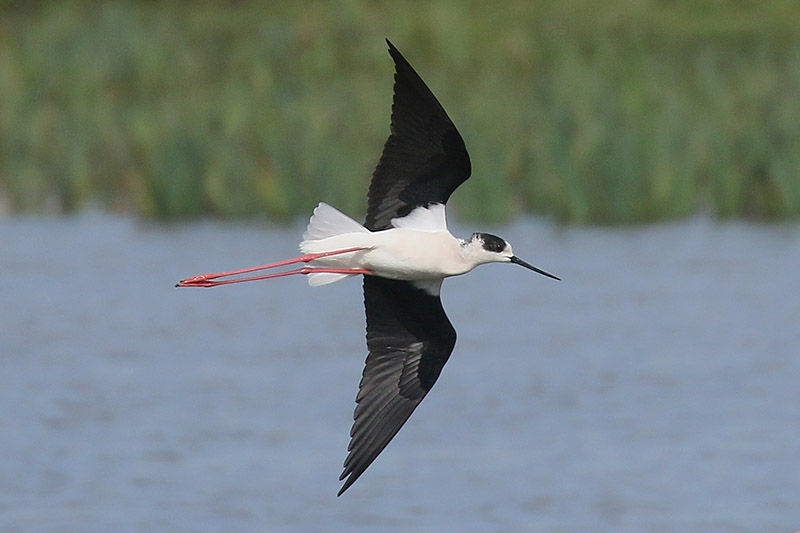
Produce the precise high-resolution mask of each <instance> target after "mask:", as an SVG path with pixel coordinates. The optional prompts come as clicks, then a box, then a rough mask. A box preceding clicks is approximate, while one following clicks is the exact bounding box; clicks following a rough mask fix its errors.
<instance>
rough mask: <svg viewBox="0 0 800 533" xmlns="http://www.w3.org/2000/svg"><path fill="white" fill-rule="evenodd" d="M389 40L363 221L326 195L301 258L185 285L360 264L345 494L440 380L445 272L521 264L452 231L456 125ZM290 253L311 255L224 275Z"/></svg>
mask: <svg viewBox="0 0 800 533" xmlns="http://www.w3.org/2000/svg"><path fill="white" fill-rule="evenodd" d="M386 42H387V44H388V45H389V53H390V54H391V56H392V59H394V63H395V76H394V98H393V102H392V120H391V134H390V135H389V139H388V140H387V141H386V144H385V145H384V147H383V154H382V155H381V158H380V161H379V162H378V166H377V168H376V169H375V172H374V173H373V175H372V182H371V183H370V186H369V193H368V208H367V218H366V221H365V223H364V224H363V225H361V224H359V223H358V222H356V221H355V220H353V219H352V218H350V217H348V216H347V215H345V214H343V213H341V212H340V211H337V210H336V209H334V208H333V207H331V206H329V205H327V204H324V203H320V204H319V205H318V206H317V208H316V209H314V215H313V216H312V217H311V221H310V222H309V224H308V230H307V231H306V232H305V233H304V234H303V242H301V243H300V250H301V251H302V252H303V253H304V255H301V256H300V257H295V258H294V259H287V260H286V261H280V262H277V263H271V264H268V265H263V266H259V267H255V268H248V269H243V270H233V271H230V272H221V273H216V274H203V275H200V276H194V277H191V278H187V279H184V280H182V281H180V282H179V283H178V286H180V287H215V286H217V285H224V284H228V283H240V282H242V281H254V280H259V279H268V278H274V277H280V276H288V275H292V274H306V275H308V282H309V284H310V285H324V284H326V283H332V282H334V281H338V280H340V279H344V278H347V277H350V276H354V275H358V274H364V306H365V308H366V315H367V348H368V349H369V355H368V356H367V360H366V365H365V367H364V372H363V376H362V378H361V383H360V385H359V391H358V395H357V396H356V409H355V414H354V416H353V418H354V423H353V427H352V429H351V430H350V444H349V446H348V448H347V449H348V452H349V453H348V455H347V459H346V460H345V462H344V472H342V475H341V476H340V478H339V480H340V481H341V480H345V478H347V479H346V480H345V482H344V484H343V485H342V488H341V490H339V495H341V494H342V493H343V492H344V491H345V490H347V489H348V487H350V485H352V484H353V483H354V482H355V481H356V480H357V479H358V478H359V476H361V474H363V473H364V471H365V470H366V469H367V467H368V466H369V465H370V464H372V462H373V461H374V460H375V458H376V457H378V455H379V454H380V453H381V451H383V449H384V448H385V447H386V445H387V444H388V443H389V441H391V440H392V438H393V437H394V436H395V435H396V434H397V432H398V431H399V430H400V428H401V427H402V426H403V424H404V423H405V422H406V420H408V417H409V416H411V413H412V412H414V409H415V408H416V407H417V405H419V403H420V402H421V401H422V399H423V398H424V397H425V395H426V394H427V393H428V391H429V390H430V389H431V387H433V384H434V383H435V382H436V379H437V378H438V377H439V373H440V372H441V371H442V368H443V367H444V364H445V363H446V362H447V359H448V358H449V357H450V354H451V353H452V351H453V347H454V346H455V343H456V331H455V329H453V325H452V324H451V323H450V320H448V318H447V315H446V314H445V312H444V309H442V302H441V299H440V298H439V290H440V288H441V286H442V280H444V278H446V277H449V276H457V275H459V274H464V273H466V272H469V271H470V270H472V269H473V268H475V267H476V266H478V265H481V264H484V263H515V264H517V265H521V266H524V267H525V268H528V269H530V270H533V271H534V272H538V273H539V274H543V275H545V276H548V277H551V278H553V279H558V278H557V277H555V276H553V275H552V274H548V273H547V272H545V271H543V270H540V269H538V268H536V267H534V266H532V265H530V264H528V263H526V262H525V261H523V260H521V259H519V258H518V257H517V256H515V255H514V253H513V251H512V250H511V245H510V244H509V243H508V242H506V241H505V240H503V239H501V238H500V237H496V236H494V235H490V234H488V233H474V234H473V235H472V237H470V238H469V239H468V240H463V239H458V238H456V237H454V236H453V235H451V234H450V232H449V231H448V230H447V222H446V218H445V207H444V206H445V203H446V202H447V199H448V198H450V195H451V194H452V193H453V191H454V190H455V189H456V187H458V186H459V185H461V184H462V183H463V182H464V181H465V180H466V179H467V178H468V177H469V175H470V172H471V167H470V161H469V155H468V154H467V149H466V147H465V146H464V141H463V139H462V138H461V135H460V134H459V133H458V130H457V129H456V127H455V126H454V125H453V123H452V121H451V120H450V118H449V117H448V116H447V113H446V112H445V110H444V109H443V108H442V106H441V104H439V102H438V100H437V99H436V97H435V96H434V95H433V93H432V92H431V91H430V89H428V87H427V86H426V85H425V82H423V81H422V79H421V78H420V77H419V75H418V74H417V73H416V72H415V71H414V69H413V68H412V67H411V65H409V64H408V62H407V61H406V60H405V58H404V57H403V56H402V55H401V54H400V52H398V51H397V49H396V48H395V47H394V46H393V45H392V43H390V42H389V41H388V40H387V41H386ZM294 263H307V265H308V266H305V267H302V268H298V269H295V270H289V271H285V272H278V273H273V274H265V275H258V276H252V277H247V278H234V279H227V280H219V279H218V278H221V277H227V276H234V275H237V274H245V273H251V272H255V271H259V270H264V269H270V268H275V267H280V266H285V265H290V264H294Z"/></svg>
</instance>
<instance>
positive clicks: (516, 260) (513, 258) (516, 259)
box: [511, 255, 561, 281]
mask: <svg viewBox="0 0 800 533" xmlns="http://www.w3.org/2000/svg"><path fill="white" fill-rule="evenodd" d="M511 262H512V263H514V264H515V265H519V266H524V267H525V268H527V269H529V270H533V271H534V272H538V273H539V274H541V275H542V276H547V277H548V278H553V279H555V280H558V281H561V278H557V277H556V276H554V275H552V274H550V273H549V272H545V271H544V270H542V269H541V268H536V267H535V266H533V265H531V264H530V263H526V262H525V261H523V260H522V259H520V258H519V257H517V256H516V255H512V256H511Z"/></svg>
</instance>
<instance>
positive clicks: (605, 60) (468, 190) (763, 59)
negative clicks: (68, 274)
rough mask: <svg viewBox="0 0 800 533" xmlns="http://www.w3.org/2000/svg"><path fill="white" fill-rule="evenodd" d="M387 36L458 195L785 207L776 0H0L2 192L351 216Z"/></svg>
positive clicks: (799, 29) (366, 165) (796, 150)
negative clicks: (440, 126)
mask: <svg viewBox="0 0 800 533" xmlns="http://www.w3.org/2000/svg"><path fill="white" fill-rule="evenodd" d="M267 6H268V7H267ZM386 36H388V37H389V38H391V39H392V41H393V42H394V43H395V44H396V45H397V46H398V47H399V48H400V50H402V51H403V53H404V54H405V55H406V57H407V58H408V59H409V60H410V61H411V63H412V64H413V65H415V67H416V68H417V69H418V70H419V72H420V73H421V75H422V76H423V78H425V80H426V81H427V82H428V83H429V85H430V86H431V87H432V89H433V90H434V92H435V93H436V94H437V95H438V96H439V98H440V100H441V101H442V103H443V104H444V106H445V108H446V109H447V110H448V111H449V113H450V116H451V117H452V118H453V120H454V122H455V123H456V124H457V125H458V127H459V129H460V130H461V132H462V134H463V135H464V137H465V140H466V141H467V145H468V147H469V149H470V153H471V155H472V160H473V178H472V179H471V180H470V181H469V182H468V184H467V186H465V187H463V188H462V189H461V190H459V191H458V192H457V193H456V196H455V197H454V199H455V200H456V202H455V205H454V207H455V208H456V209H457V211H458V214H459V215H460V216H462V217H467V218H482V219H493V220H503V219H508V218H510V217H513V216H515V215H516V214H519V213H520V212H534V213H541V214H546V215H552V216H555V217H557V218H558V219H560V220H564V221H569V222H575V223H604V224H606V223H637V222H645V221H651V220H660V219H665V218H676V217H682V216H687V215H689V214H691V213H693V212H696V211H698V210H705V211H711V212H713V213H715V214H716V215H718V216H721V217H739V216H745V217H752V218H759V219H782V218H790V217H798V216H800V3H798V2H796V1H795V0H752V1H751V0H727V1H724V0H704V1H702V2H697V1H693V0H669V1H668V0H596V1H595V0H592V1H590V0H586V1H578V0H575V1H569V0H568V1H559V0H540V1H537V2H528V1H510V2H499V3H498V2H477V1H476V2H462V1H458V0H449V1H448V0H440V1H433V2H426V3H422V2H412V1H410V0H397V1H394V2H391V3H386V5H383V4H381V3H379V2H362V1H356V0H352V1H345V0H343V1H336V2H295V1H290V0H287V1H277V0H272V1H271V2H254V1H247V0H242V1H239V2H232V3H229V2H215V1H210V2H144V1H142V2H122V1H113V0H112V1H106V2H91V1H70V0H65V1H61V2H45V1H42V2H8V1H6V2H2V1H0V95H2V96H1V97H0V203H4V204H6V205H7V206H8V207H9V208H10V209H11V210H12V211H16V212H26V211H27V212H37V211H41V210H43V209H48V208H49V209H52V208H53V206H54V205H55V206H56V208H57V209H60V210H65V211H72V210H76V209H80V208H81V207H84V206H85V205H87V204H99V205H101V206H103V207H105V208H108V209H112V210H115V211H132V212H136V213H138V214H139V215H141V216H144V217H152V218H164V219H169V218H180V217H196V216H206V215H212V216H219V217H243V216H252V215H264V216H269V217H273V218H288V217H294V216H296V215H300V214H302V215H306V214H308V213H309V212H310V210H311V208H312V207H313V205H314V204H315V203H316V202H317V201H318V200H325V201H327V202H329V203H331V204H334V205H336V206H338V207H340V208H342V209H343V210H345V211H347V212H349V213H352V214H355V215H357V214H358V213H360V212H362V211H363V209H364V207H365V204H366V199H365V194H366V192H365V191H366V188H367V183H368V181H369V177H370V174H371V172H372V169H373V167H374V165H375V163H376V162H377V157H378V154H379V153H380V149H381V146H382V144H383V142H384V140H385V138H386V136H387V135H388V119H389V106H390V102H391V83H392V81H391V74H392V65H391V61H390V59H389V56H388V54H387V53H386V49H385V45H384V43H383V38H384V37H386Z"/></svg>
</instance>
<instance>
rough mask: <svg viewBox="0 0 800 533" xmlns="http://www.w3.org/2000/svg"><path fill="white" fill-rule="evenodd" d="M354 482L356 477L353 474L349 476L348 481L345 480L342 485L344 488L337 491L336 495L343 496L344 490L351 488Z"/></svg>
mask: <svg viewBox="0 0 800 533" xmlns="http://www.w3.org/2000/svg"><path fill="white" fill-rule="evenodd" d="M354 482H355V479H353V478H352V476H351V477H349V478H347V481H345V482H344V485H342V488H341V489H339V492H337V493H336V497H337V498H338V497H339V496H341V495H342V494H344V491H346V490H347V489H349V488H350V486H351V485H352V484H353V483H354Z"/></svg>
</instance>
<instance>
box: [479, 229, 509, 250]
mask: <svg viewBox="0 0 800 533" xmlns="http://www.w3.org/2000/svg"><path fill="white" fill-rule="evenodd" d="M480 235H481V239H482V240H483V249H484V250H486V251H487V252H493V253H496V254H499V253H500V252H502V251H503V250H505V249H506V241H504V240H503V239H501V238H500V237H497V236H496V235H491V234H489V233H481V234H480Z"/></svg>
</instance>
